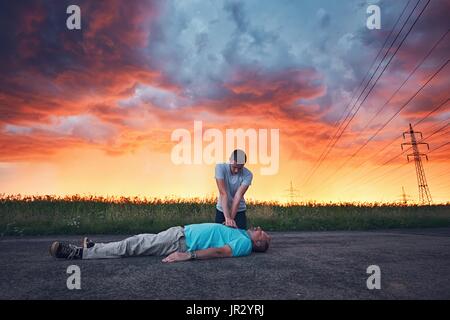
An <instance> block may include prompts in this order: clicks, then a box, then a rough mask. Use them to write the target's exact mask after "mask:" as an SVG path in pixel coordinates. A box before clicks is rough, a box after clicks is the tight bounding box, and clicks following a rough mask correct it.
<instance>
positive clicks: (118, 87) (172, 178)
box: [0, 0, 450, 203]
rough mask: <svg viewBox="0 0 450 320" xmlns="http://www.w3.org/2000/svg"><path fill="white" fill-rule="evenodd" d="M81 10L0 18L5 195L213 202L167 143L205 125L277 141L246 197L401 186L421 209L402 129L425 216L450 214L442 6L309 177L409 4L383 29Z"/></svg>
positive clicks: (335, 12) (182, 8) (196, 7)
mask: <svg viewBox="0 0 450 320" xmlns="http://www.w3.org/2000/svg"><path fill="white" fill-rule="evenodd" d="M78 3H79V6H80V7H81V14H82V29H81V30H79V31H74V30H68V29H67V28H66V24H65V21H66V18H67V14H66V12H65V9H66V7H67V5H68V4H70V3H69V2H67V1H51V2H45V1H42V2H40V1H34V2H32V3H26V2H22V1H8V2H6V1H4V2H2V4H1V8H0V9H1V11H2V12H3V13H4V16H5V20H4V21H2V28H1V29H0V40H1V42H2V44H1V47H0V58H1V61H2V62H1V64H0V71H1V76H0V150H1V152H0V193H4V194H19V193H20V194H24V195H34V194H36V195H43V194H53V195H62V196H63V195H71V194H93V195H104V196H108V195H111V196H112V195H114V196H121V195H124V196H131V197H132V196H140V197H167V196H169V197H183V198H185V197H209V196H211V195H215V194H216V193H217V186H216V183H215V180H214V165H213V164H180V165H177V164H174V163H173V161H172V159H171V151H172V149H173V148H174V146H175V145H176V142H175V141H172V140H171V134H172V132H173V131H174V130H176V129H186V130H188V131H189V132H191V133H192V135H193V134H194V121H202V123H203V126H204V128H205V129H207V128H215V129H218V130H220V132H222V133H223V134H225V130H226V129H227V128H234V129H237V128H242V129H255V130H258V129H278V130H279V153H280V154H279V168H278V171H277V172H276V174H273V175H263V174H261V173H260V168H261V166H262V165H261V164H249V165H248V168H249V169H250V170H251V171H252V172H253V174H254V179H253V183H252V186H251V187H250V189H249V190H248V192H247V194H246V196H247V198H251V199H255V200H260V201H280V202H286V201H288V200H289V197H288V192H289V191H288V189H289V187H290V183H291V181H292V184H293V187H294V188H295V189H297V190H298V192H297V193H298V195H299V196H298V197H296V199H295V200H296V201H319V202H343V201H362V202H363V201H370V202H393V201H399V200H400V199H401V193H402V186H403V187H404V189H405V192H406V194H408V195H409V196H410V198H411V200H413V202H414V201H415V202H417V201H418V187H417V179H416V171H415V167H414V161H410V162H409V163H408V162H407V156H406V155H407V154H409V153H411V152H412V151H411V150H409V151H407V152H405V153H403V154H402V149H401V147H400V145H401V143H403V142H410V140H408V139H409V136H406V139H403V137H402V133H403V132H405V131H408V128H409V124H410V123H411V124H413V125H414V130H416V131H420V132H422V135H423V138H424V139H423V142H426V143H428V144H429V147H430V149H429V150H428V149H427V148H426V146H424V145H421V146H420V151H421V152H423V153H424V154H427V156H428V161H426V159H425V158H423V159H422V160H423V166H424V170H425V173H426V178H427V180H428V186H429V188H430V191H431V194H432V196H433V202H434V203H444V202H448V201H450V183H449V180H450V179H449V176H450V175H449V174H450V145H448V142H449V133H450V128H449V126H448V124H449V119H450V103H448V98H449V96H448V95H449V92H450V90H449V89H450V77H449V74H450V66H449V65H448V64H447V65H446V64H445V63H446V61H447V62H448V59H449V56H450V38H449V35H448V34H447V35H445V33H446V31H447V32H448V29H449V22H448V21H449V20H448V12H449V9H450V2H448V1H432V2H431V3H430V5H429V6H428V7H427V8H426V9H425V10H424V12H423V15H422V16H421V17H420V19H418V21H417V24H416V25H414V27H413V28H412V29H411V32H410V34H409V35H408V36H407V37H406V38H405V41H404V43H403V45H402V46H401V47H400V49H399V50H398V52H397V53H396V55H395V57H394V58H393V59H392V62H391V63H390V64H389V66H388V67H387V68H386V71H385V72H384V73H383V74H382V76H381V77H380V79H379V80H378V82H377V83H376V85H375V86H374V88H373V90H372V92H370V94H368V96H367V99H366V100H365V101H364V103H362V104H361V107H360V109H359V110H358V112H356V113H355V115H354V118H353V119H352V120H351V122H349V124H348V127H346V129H345V131H344V132H343V134H342V136H341V137H340V139H339V140H338V141H337V142H336V144H335V145H334V146H333V148H332V149H331V151H330V152H329V154H327V156H326V157H325V158H324V159H323V161H322V163H321V164H320V166H319V167H317V168H315V166H317V164H318V163H319V159H320V157H321V155H322V154H323V152H324V150H326V147H327V146H328V145H329V142H330V139H331V138H332V137H333V135H334V134H335V132H336V129H337V127H338V125H339V123H340V122H339V120H341V119H342V118H341V115H343V114H345V113H346V111H347V110H348V108H347V107H348V106H349V105H352V102H353V101H354V100H351V98H352V97H353V96H354V94H355V91H357V88H358V86H359V84H360V83H361V81H362V79H363V78H364V76H365V75H366V73H367V71H368V70H369V68H370V67H371V65H372V62H373V61H374V59H375V57H376V56H377V53H378V51H379V50H380V48H381V47H382V46H383V43H384V41H385V39H386V37H388V35H389V34H390V32H391V29H392V28H393V26H394V24H395V22H396V20H397V18H398V17H399V16H400V14H401V13H402V10H403V9H404V7H405V5H406V4H407V1H389V2H383V4H382V6H383V7H382V14H383V16H382V17H383V18H382V28H381V29H380V30H369V29H367V27H366V18H367V14H366V11H365V9H366V8H365V7H364V6H362V7H361V6H359V5H358V4H359V3H360V1H346V2H345V4H344V2H342V3H341V2H337V1H307V2H303V1H245V2H244V1H243V2H235V1H175V0H173V1H172V0H171V1H136V2H128V1H78ZM422 6H423V5H422ZM420 8H421V7H420ZM420 8H417V9H416V11H414V13H413V14H412V17H411V20H413V19H414V18H415V17H417V16H418V13H419V12H420V10H419V9H420ZM412 9H413V4H411V5H410V6H408V8H407V10H406V11H405V12H406V13H405V15H404V18H403V20H401V21H404V20H406V15H407V13H409V12H410V11H411V10H412ZM5 13H6V14H5ZM411 24H412V23H411V22H410V23H409V24H407V27H405V30H407V29H408V28H409V27H410V26H411ZM398 29H399V27H398ZM398 29H395V30H396V32H397V31H398ZM405 33H406V32H403V33H402V36H403V35H404V34H405ZM394 34H395V32H394ZM443 35H445V36H444V38H442V40H441V41H440V42H439V40H440V39H441V37H443ZM402 36H401V37H402ZM401 37H399V39H401ZM436 43H438V45H437V46H436V47H435V48H434V49H433V50H432V51H431V54H429V56H428V57H427V58H426V60H424V62H423V63H422V64H420V63H421V61H422V59H424V57H426V56H427V54H428V53H429V52H430V50H431V49H432V48H433V46H434V45H435V44H436ZM394 50H395V45H394V47H393V49H392V50H391V51H390V52H391V53H393V51H394ZM384 53H385V51H383V52H382V54H381V56H382V55H383V54H384ZM419 64H420V66H419V67H418V68H417V70H416V71H415V72H414V73H413V74H412V76H411V78H410V79H409V80H408V81H407V82H406V83H405V85H404V86H403V87H402V88H401V89H400V90H399V91H398V92H397V93H395V92H396V90H397V89H398V88H399V87H400V86H401V84H402V82H403V81H404V80H405V79H406V78H407V77H408V75H409V74H410V73H411V71H413V69H414V68H415V67H416V66H417V65H419ZM440 67H442V68H441V70H440V71H439V72H437V71H438V70H439V68H440ZM436 72H437V73H436ZM435 73H436V75H435V77H433V78H432V80H430V81H429V82H428V83H427V81H428V80H429V79H430V77H431V76H433V75H434V74H435ZM425 83H427V84H426V85H425V86H424V87H423V89H421V90H420V91H419V92H418V94H417V95H416V96H414V94H415V93H416V92H417V91H418V90H419V89H420V88H421V86H422V85H424V84H425ZM394 93H395V94H394ZM413 96H414V98H413V99H411V100H410V98H412V97H413ZM409 100H410V102H408V101H409ZM387 101H389V103H388V104H386V102H387ZM385 104H386V105H385ZM384 105H385V106H384ZM440 105H442V106H440ZM383 106H384V107H383ZM439 106H440V107H439ZM382 107H383V108H382ZM355 110H356V109H355ZM399 110H401V111H400V112H399V113H398V115H396V116H395V114H396V113H397V112H398V111H399ZM390 118H392V120H391V121H389V122H388V120H389V119H390ZM387 122H388V123H387ZM386 123H387V124H386ZM336 124H337V125H336ZM383 126H384V127H383ZM381 128H382V129H381ZM380 129H381V130H380ZM372 136H373V137H372ZM428 136H430V137H428ZM418 140H420V139H418ZM364 144H366V145H364ZM205 145H206V144H205ZM360 148H361V149H360ZM435 149H436V150H435ZM355 153H356V154H355ZM396 156H397V157H396ZM227 157H228V155H225V156H224V159H223V160H224V161H226V159H227ZM390 159H392V161H389V162H388V163H386V162H387V161H388V160H390Z"/></svg>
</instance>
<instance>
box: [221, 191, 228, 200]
mask: <svg viewBox="0 0 450 320" xmlns="http://www.w3.org/2000/svg"><path fill="white" fill-rule="evenodd" d="M219 194H220V197H221V198H222V199H228V195H227V192H226V191H219Z"/></svg>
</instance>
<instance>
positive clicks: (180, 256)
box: [162, 252, 191, 263]
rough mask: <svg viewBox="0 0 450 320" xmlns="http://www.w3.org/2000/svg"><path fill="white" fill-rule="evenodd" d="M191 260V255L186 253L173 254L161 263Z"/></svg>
mask: <svg viewBox="0 0 450 320" xmlns="http://www.w3.org/2000/svg"><path fill="white" fill-rule="evenodd" d="M190 259H191V255H190V254H189V253H188V252H174V253H171V254H169V255H168V256H167V257H165V258H164V259H163V260H162V262H169V263H170V262H177V261H187V260H190Z"/></svg>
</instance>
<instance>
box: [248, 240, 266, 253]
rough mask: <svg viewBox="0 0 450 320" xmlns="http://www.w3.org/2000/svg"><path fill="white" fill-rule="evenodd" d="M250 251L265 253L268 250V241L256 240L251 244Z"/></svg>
mask: <svg viewBox="0 0 450 320" xmlns="http://www.w3.org/2000/svg"><path fill="white" fill-rule="evenodd" d="M252 244H253V246H252V250H253V251H255V252H266V251H267V249H269V240H257V241H253V242H252Z"/></svg>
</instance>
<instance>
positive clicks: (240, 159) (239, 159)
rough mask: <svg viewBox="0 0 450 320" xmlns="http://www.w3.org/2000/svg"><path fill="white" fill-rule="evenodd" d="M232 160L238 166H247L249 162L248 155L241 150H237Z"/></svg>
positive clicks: (232, 154) (231, 157)
mask: <svg viewBox="0 0 450 320" xmlns="http://www.w3.org/2000/svg"><path fill="white" fill-rule="evenodd" d="M231 159H232V160H234V162H236V163H237V164H245V163H246V162H247V155H246V154H245V152H244V151H242V150H241V149H236V150H234V151H233V152H232V153H231V156H230V160H231Z"/></svg>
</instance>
